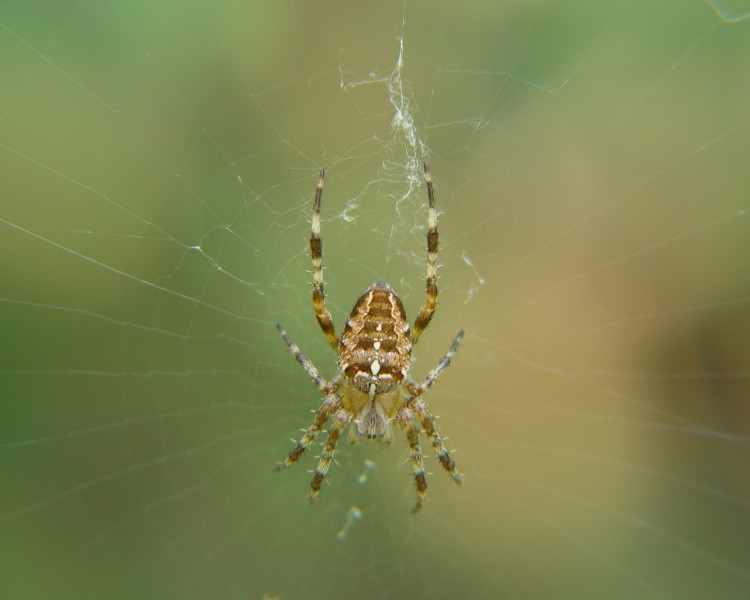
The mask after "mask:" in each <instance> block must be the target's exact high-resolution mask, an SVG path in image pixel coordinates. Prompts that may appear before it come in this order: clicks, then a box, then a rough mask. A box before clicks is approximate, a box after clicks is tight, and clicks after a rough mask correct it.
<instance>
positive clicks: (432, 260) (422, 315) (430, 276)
mask: <svg viewBox="0 0 750 600" xmlns="http://www.w3.org/2000/svg"><path fill="white" fill-rule="evenodd" d="M424 180H425V183H426V184H427V200H428V212H427V226H428V230H427V285H426V289H425V291H426V294H427V297H426V298H425V302H424V304H423V305H422V308H420V309H419V314H418V315H417V319H416V320H415V321H414V327H413V328H412V330H411V342H412V344H416V343H417V340H418V339H419V336H421V335H422V332H423V331H424V330H425V328H426V327H427V325H428V324H429V323H430V320H431V319H432V315H433V313H434V312H435V305H436V304H437V295H438V285H437V252H438V230H437V211H436V210H435V193H434V192H433V189H432V176H431V175H430V169H429V167H428V166H427V163H424Z"/></svg>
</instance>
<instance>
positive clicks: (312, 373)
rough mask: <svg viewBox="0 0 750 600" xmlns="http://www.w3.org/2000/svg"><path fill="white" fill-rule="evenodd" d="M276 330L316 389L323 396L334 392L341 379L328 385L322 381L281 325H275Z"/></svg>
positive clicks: (339, 377) (312, 365)
mask: <svg viewBox="0 0 750 600" xmlns="http://www.w3.org/2000/svg"><path fill="white" fill-rule="evenodd" d="M276 329H278V330H279V333H280V334H281V337H283V338H284V341H285V342H286V345H287V347H288V348H289V351H290V352H291V353H292V354H294V358H296V359H297V362H298V363H299V364H300V365H302V368H303V369H304V370H305V371H307V374H308V375H309V376H310V379H312V381H313V383H314V384H315V385H316V386H317V388H318V389H319V390H320V391H321V392H323V393H324V394H328V393H330V392H332V391H335V390H336V388H337V387H338V381H339V380H340V379H341V376H340V375H339V376H337V377H336V378H335V379H334V380H333V381H331V382H330V383H329V382H328V381H326V380H325V379H323V377H322V376H321V374H320V372H319V371H318V369H316V368H315V365H314V364H312V362H311V361H310V359H309V358H307V357H306V356H305V355H304V354H303V353H302V350H300V349H299V346H297V344H295V343H294V342H293V341H292V338H291V337H289V334H288V333H287V332H286V331H285V330H284V328H283V327H282V326H281V323H276Z"/></svg>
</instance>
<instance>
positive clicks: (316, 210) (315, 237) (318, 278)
mask: <svg viewBox="0 0 750 600" xmlns="http://www.w3.org/2000/svg"><path fill="white" fill-rule="evenodd" d="M324 176H325V170H324V169H321V170H320V177H318V187H317V189H316V190H315V200H314V202H313V214H312V230H311V232H310V257H311V258H312V265H313V305H314V306H315V318H316V319H318V324H319V325H320V328H321V329H322V330H323V333H325V335H326V337H327V338H328V343H329V344H331V346H332V347H333V349H334V350H338V347H339V338H338V336H337V335H336V331H335V329H334V327H333V319H332V318H331V313H330V312H329V311H328V309H327V308H326V294H325V291H323V241H322V240H321V239H320V199H321V197H322V196H323V177H324Z"/></svg>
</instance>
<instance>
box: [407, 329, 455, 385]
mask: <svg viewBox="0 0 750 600" xmlns="http://www.w3.org/2000/svg"><path fill="white" fill-rule="evenodd" d="M463 339H464V330H463V329H461V330H460V331H459V332H458V333H457V334H456V337H454V338H453V341H452V342H451V345H450V348H448V352H446V353H445V355H444V356H443V357H442V358H441V359H440V360H439V361H437V364H436V365H435V366H434V367H432V369H431V370H430V372H429V373H427V377H425V378H424V380H423V381H422V383H420V384H419V385H415V384H409V385H407V389H408V390H409V392H410V393H411V394H412V395H414V396H420V395H422V394H423V393H424V392H425V391H426V390H427V389H429V387H430V386H431V385H432V384H433V383H435V380H436V379H437V378H438V376H439V375H440V373H442V372H443V371H444V370H445V369H446V368H448V365H450V364H451V360H453V357H454V356H456V352H458V347H459V346H460V345H461V340H463Z"/></svg>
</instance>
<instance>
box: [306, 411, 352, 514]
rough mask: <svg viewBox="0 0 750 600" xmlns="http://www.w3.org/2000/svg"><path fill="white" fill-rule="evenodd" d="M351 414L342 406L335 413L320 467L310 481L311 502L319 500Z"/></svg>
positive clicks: (321, 456) (319, 463)
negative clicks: (321, 489)
mask: <svg viewBox="0 0 750 600" xmlns="http://www.w3.org/2000/svg"><path fill="white" fill-rule="evenodd" d="M351 418H352V416H351V414H350V413H349V411H348V410H346V409H344V408H340V409H338V410H337V411H336V414H335V415H333V420H332V421H331V426H330V427H329V428H328V438H327V439H326V445H325V447H324V448H323V452H322V453H321V454H320V460H319V461H318V467H317V468H316V469H315V475H313V478H312V481H311V482H310V503H311V504H312V503H315V502H316V501H317V500H318V494H319V493H320V488H321V487H322V486H323V482H324V481H325V478H326V474H327V473H328V469H329V467H330V466H331V462H332V461H333V456H334V454H335V453H336V446H337V445H338V443H339V439H340V438H341V430H342V429H344V427H346V426H347V425H348V423H349V421H351Z"/></svg>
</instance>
